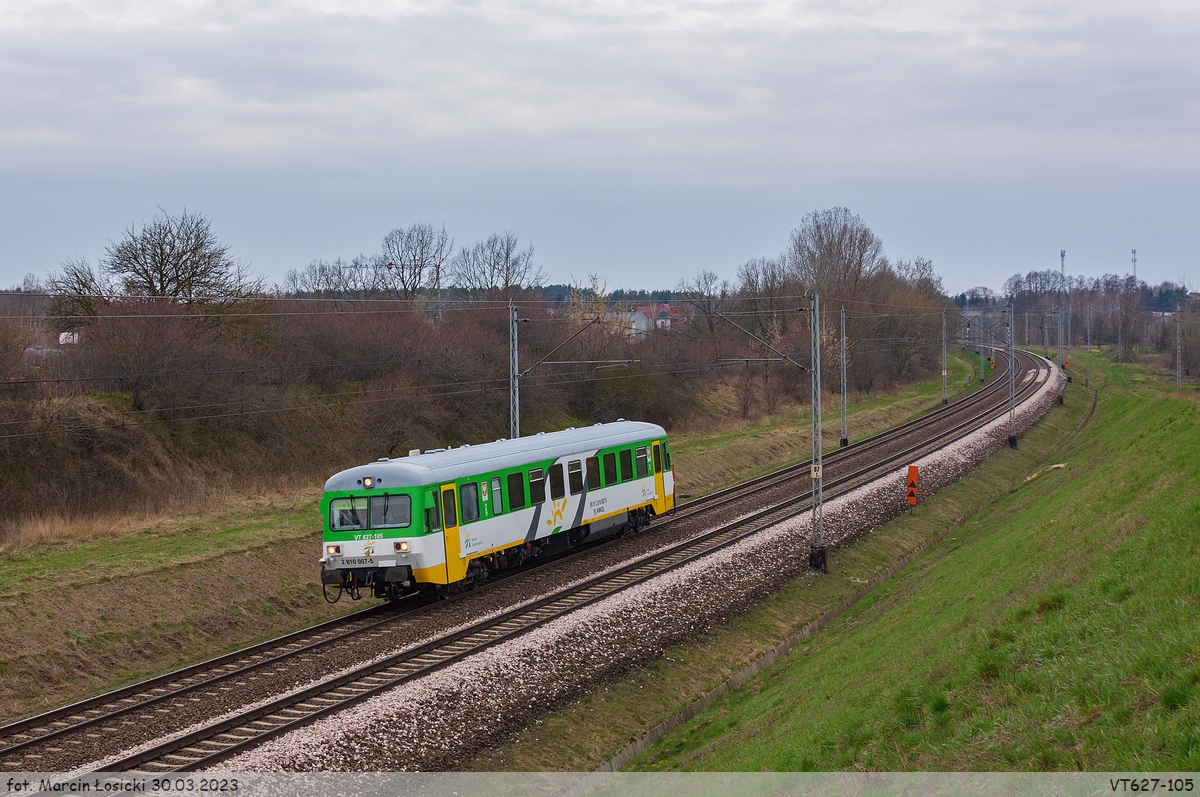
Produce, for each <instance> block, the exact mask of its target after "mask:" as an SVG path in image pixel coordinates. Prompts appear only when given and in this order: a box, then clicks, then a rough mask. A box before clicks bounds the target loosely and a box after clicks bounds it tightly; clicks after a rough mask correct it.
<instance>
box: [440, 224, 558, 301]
mask: <svg viewBox="0 0 1200 797" xmlns="http://www.w3.org/2000/svg"><path fill="white" fill-rule="evenodd" d="M450 275H451V280H452V282H453V284H454V288H455V290H456V291H457V292H458V293H459V294H460V295H462V296H463V297H464V298H466V299H470V300H472V301H504V302H509V301H512V300H513V299H516V298H517V297H518V296H520V294H521V293H522V292H524V291H525V290H526V289H528V288H532V287H535V286H537V285H540V284H541V282H542V279H543V275H542V272H541V271H540V270H539V269H537V268H536V267H535V266H534V265H533V244H530V245H529V247H528V248H526V249H521V247H520V245H519V243H518V242H517V236H516V235H514V234H513V233H512V231H511V230H510V231H505V232H503V233H493V234H492V235H489V236H488V238H487V240H485V241H478V242H477V243H475V245H474V246H472V247H470V248H467V247H465V246H464V247H463V248H462V249H460V250H459V252H458V255H457V256H456V257H455V258H454V262H453V264H452V265H451V267H450Z"/></svg>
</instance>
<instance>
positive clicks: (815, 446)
mask: <svg viewBox="0 0 1200 797" xmlns="http://www.w3.org/2000/svg"><path fill="white" fill-rule="evenodd" d="M809 315H810V316H811V319H812V371H811V375H812V402H813V403H812V413H813V416H812V425H813V429H812V485H813V486H812V496H813V505H812V527H813V530H812V533H813V539H814V540H815V542H814V543H812V544H811V547H810V549H809V552H808V565H809V567H811V568H812V569H814V570H820V571H821V572H822V573H824V572H826V565H825V510H824V507H823V506H822V501H823V498H824V494H823V489H822V483H823V482H822V477H823V473H822V469H821V465H822V462H821V300H820V298H819V297H818V296H817V294H815V293H814V294H813V295H812V308H811V309H810V310H809Z"/></svg>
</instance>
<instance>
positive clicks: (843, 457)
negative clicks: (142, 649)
mask: <svg viewBox="0 0 1200 797" xmlns="http://www.w3.org/2000/svg"><path fill="white" fill-rule="evenodd" d="M1022 357H1026V358H1027V359H1026V360H1025V361H1024V362H1025V365H1026V366H1028V365H1029V364H1030V363H1033V362H1035V360H1034V359H1033V358H1029V357H1027V355H1022ZM1003 376H1004V372H1002V371H997V372H996V374H995V375H994V378H993V379H992V380H991V382H989V384H988V385H987V386H985V387H984V388H982V389H980V390H977V391H975V392H974V393H972V394H969V395H968V396H965V397H963V398H962V399H960V400H958V401H956V402H954V403H952V404H950V405H947V406H946V407H943V408H939V410H938V411H936V412H934V413H931V414H929V415H926V416H922V417H921V418H918V419H915V420H913V421H910V422H908V423H906V424H902V425H901V426H898V427H895V428H894V429H892V430H889V431H887V432H884V433H881V434H879V435H875V436H873V437H871V438H868V439H866V440H862V441H859V442H857V443H855V444H854V445H852V446H850V447H848V448H845V449H840V450H838V451H835V452H831V453H830V454H829V455H827V456H826V458H825V463H826V472H827V474H829V476H828V477H827V480H826V481H827V484H829V485H830V486H831V487H832V486H833V485H834V484H843V483H846V480H847V479H853V478H854V477H855V475H856V474H858V475H861V474H862V473H866V472H869V471H870V470H871V469H870V468H867V467H865V466H861V465H855V463H856V462H857V463H862V462H869V461H870V460H871V458H872V457H875V458H881V457H882V454H881V453H880V452H881V451H882V450H884V449H887V448H889V447H890V448H893V449H894V448H896V447H897V446H898V445H900V442H899V441H902V440H903V439H905V438H906V437H907V438H911V437H913V436H914V435H918V434H920V433H922V432H925V431H927V430H928V429H929V428H931V427H933V426H935V425H942V426H945V425H947V424H949V425H950V426H951V427H952V428H954V429H965V428H966V427H967V426H968V425H970V424H971V423H976V422H978V420H979V418H981V417H983V416H984V415H987V414H988V413H994V412H995V411H996V409H997V406H998V403H997V396H998V395H999V394H1001V393H1002V394H1003V398H1005V399H1006V398H1007V379H1004V378H1002V377H1003ZM1032 382H1033V380H1030V382H1029V384H1028V385H1026V390H1028V389H1029V385H1032ZM981 408H984V409H981ZM962 419H966V420H962ZM941 444H944V442H942V443H939V445H941ZM901 450H902V451H911V450H912V449H911V447H910V448H909V449H903V447H901ZM906 455H908V456H911V453H908V454H906ZM894 456H895V455H893V457H892V458H894ZM890 461H891V458H889V462H890ZM875 467H886V466H879V465H877V466H875ZM842 471H846V473H842ZM807 480H808V470H807V463H800V464H798V465H794V466H791V467H790V468H785V469H783V470H781V471H777V472H775V473H772V474H768V475H766V476H763V477H759V478H758V479H754V480H751V481H749V482H746V483H743V484H740V485H737V486H735V487H732V488H728V489H726V490H722V491H719V492H717V493H713V494H711V495H709V496H705V497H704V498H702V499H699V500H697V501H693V502H691V503H689V504H687V505H685V506H684V507H681V509H680V512H679V513H678V515H677V516H675V517H673V518H671V519H669V520H668V521H666V522H663V523H660V524H658V525H657V526H656V535H655V536H656V537H657V536H658V535H659V534H661V533H662V532H663V530H665V529H667V528H668V527H673V526H685V527H686V526H688V525H695V522H696V520H697V519H702V518H704V517H706V516H707V514H709V513H711V512H712V510H713V508H714V507H719V508H720V510H721V511H722V512H724V513H728V512H731V511H734V512H737V511H740V510H739V508H738V507H741V508H742V509H745V507H747V506H750V505H753V504H757V505H759V506H761V504H762V503H763V502H765V501H771V502H773V505H772V507H771V508H769V509H768V510H764V512H767V513H770V512H775V511H782V508H786V507H791V506H793V505H794V504H795V503H796V502H797V501H803V500H804V495H803V493H802V492H801V493H799V494H798V493H797V488H796V484H797V483H798V482H805V481H807ZM857 483H861V479H860V481H858V482H857ZM857 483H856V484H855V486H857ZM827 489H829V488H827ZM850 489H852V488H850ZM779 493H790V495H791V496H792V497H791V498H788V499H783V500H780V499H779V498H778V497H777V494H779ZM797 496H798V497H797ZM751 517H752V518H754V517H757V518H759V519H760V520H761V521H762V522H761V523H760V524H759V526H757V527H755V529H754V530H752V531H749V532H746V533H753V531H756V530H758V528H760V527H761V525H762V524H767V525H769V524H770V523H774V522H778V518H774V519H769V520H767V519H765V518H767V517H768V515H767V514H763V513H762V512H758V513H755V514H754V515H752V516H751ZM725 533H732V532H731V531H729V530H726V532H725ZM706 541H712V542H711V543H706ZM730 541H731V540H730V539H724V538H721V537H720V536H719V535H718V536H717V537H713V536H712V535H711V533H704V534H700V535H698V536H696V535H691V536H689V537H688V540H686V541H684V542H682V543H680V544H679V545H687V544H693V543H694V544H699V545H705V544H710V546H715V547H719V546H720V545H725V544H728V543H729V542H730ZM679 545H676V546H672V548H671V549H670V550H675V549H676V548H679ZM679 550H680V551H683V550H684V548H679ZM711 550H712V547H708V548H704V549H703V551H702V552H701V553H696V554H695V555H694V556H693V555H692V554H687V555H686V556H685V557H684V558H685V560H686V561H690V560H691V558H695V556H702V555H704V553H707V552H710V551H711ZM587 553H589V550H588V549H584V550H583V551H581V552H579V554H576V556H579V555H583V554H587ZM664 561H665V560H664ZM561 562H562V559H561V558H560V559H558V560H555V561H554V562H549V563H546V564H544V565H539V566H537V567H534V568H530V569H528V570H526V571H523V572H522V571H518V572H517V573H515V574H514V575H527V574H529V573H536V572H537V571H539V570H543V569H545V568H547V567H558V566H561ZM649 566H650V565H648V564H647V565H642V567H649ZM670 566H678V565H677V564H673V565H670ZM618 570H619V571H620V572H624V571H623V570H621V569H618ZM614 572H618V571H614ZM659 572H661V571H654V572H652V573H651V574H650V575H646V576H645V578H650V577H653V576H654V575H657V574H658V573H659ZM629 578H630V579H633V580H631V581H628V582H627V583H623V584H619V583H617V582H614V584H615V586H611V588H604V589H603V590H602V591H601V592H598V593H597V592H595V589H598V588H599V587H597V586H596V585H592V587H591V589H592V591H593V593H595V594H597V595H600V596H601V597H602V596H604V595H607V594H611V591H612V590H613V589H620V588H623V587H624V586H628V585H629V584H630V583H638V581H640V580H644V578H642V577H641V576H638V575H631V576H629ZM584 583H587V582H584ZM467 594H468V595H469V594H472V593H467ZM589 594H592V593H589ZM595 599H599V598H595ZM553 600H557V601H559V602H560V604H561V605H560V606H559V609H557V610H554V609H546V610H544V611H543V612H542V613H543V614H545V611H550V612H551V614H549V615H545V618H543V619H541V620H540V621H536V620H535V621H536V622H537V624H540V623H541V622H548V619H546V618H549V619H553V617H556V616H560V615H561V613H563V612H566V611H570V610H572V609H573V608H578V606H579V605H584V604H580V603H575V601H577V600H578V599H577V598H573V597H569V596H567V595H559V596H558V597H557V598H554V599H553ZM547 601H550V602H551V603H552V602H553V601H552V600H551V599H550V598H546V599H545V600H539V602H538V606H539V607H543V606H547V605H549V604H548V603H547ZM447 603H449V602H443V603H440V604H436V605H432V606H431V605H418V606H415V607H414V608H412V609H409V610H407V611H404V610H401V611H399V612H397V611H396V610H395V609H394V608H392V607H386V606H381V607H375V608H373V609H368V610H365V611H362V612H358V613H356V614H354V615H351V616H350V617H349V618H341V619H339V620H334V621H330V622H327V623H323V624H321V625H319V626H315V627H313V628H310V629H305V630H304V631H300V632H296V633H295V634H290V635H288V636H286V637H281V638H279V639H276V640H272V641H269V642H265V643H262V644H260V645H255V646H253V647H251V648H247V649H244V650H242V651H238V652H235V653H231V654H227V655H225V656H221V657H217V658H215V659H211V660H209V661H207V662H203V663H201V664H197V665H193V666H191V667H187V668H184V669H182V670H178V671H176V672H173V673H168V674H166V675H164V676H160V677H158V678H154V679H150V680H149V681H146V682H142V683H140V684H135V685H132V686H129V687H125V688H123V689H120V690H116V691H114V692H110V693H107V694H105V695H100V696H98V697H95V698H91V699H89V700H86V701H82V702H80V703H76V704H73V705H71V706H66V707H63V708H61V709H57V710H55V711H52V712H48V713H46V714H42V715H38V716H36V717H31V718H29V719H26V720H22V721H19V722H16V723H11V724H9V725H7V726H4V727H3V728H0V745H4V746H3V747H0V763H2V765H3V766H4V767H5V768H7V769H10V770H12V769H38V768H41V767H39V766H34V765H36V764H39V763H40V762H41V761H43V760H46V759H50V760H54V759H59V758H60V755H56V754H64V753H65V754H67V757H68V758H69V757H70V753H71V752H72V750H71V749H70V746H71V745H75V746H81V744H80V742H79V740H78V737H80V736H81V735H82V736H83V737H84V738H86V739H89V740H95V739H98V738H103V737H104V736H105V735H107V734H113V733H118V732H119V731H121V730H123V729H125V728H128V727H129V726H136V725H138V724H139V723H138V718H139V716H144V715H145V714H146V712H156V713H159V714H161V713H164V712H165V711H169V710H170V709H164V708H162V706H169V705H171V704H172V703H173V702H176V701H179V700H190V701H191V702H194V703H201V702H204V701H203V699H202V698H203V697H204V696H205V695H206V693H207V694H210V693H211V692H212V690H213V689H225V690H232V689H233V688H234V687H232V686H222V684H232V685H235V686H243V685H245V684H246V683H247V681H248V680H254V679H257V678H259V677H260V676H265V677H266V678H267V679H272V678H273V679H276V680H280V681H282V680H285V679H286V675H287V672H288V670H289V668H291V667H293V666H296V665H298V664H300V663H302V662H305V661H311V660H312V659H313V658H314V657H315V656H319V655H320V654H321V651H322V650H325V649H328V648H330V647H331V646H335V645H337V644H338V643H343V642H346V641H347V640H351V639H355V640H361V639H370V638H371V637H372V635H373V634H377V632H378V630H379V629H380V628H381V627H384V626H388V625H390V624H395V623H399V622H402V621H404V620H411V619H412V618H413V616H414V615H417V614H420V613H422V612H428V611H431V610H434V609H437V608H439V607H444V606H445V605H446V604H447ZM556 605H558V604H556ZM567 606H569V608H563V607H567ZM523 610H524V609H523ZM514 611H516V610H514ZM531 611H533V610H531ZM508 614H509V613H504V614H501V615H500V617H507V620H501V621H496V620H493V621H489V622H491V623H492V625H491V626H489V629H491V630H483V629H475V631H472V632H471V633H473V634H482V636H481V637H479V638H475V637H471V639H472V640H473V641H471V642H468V643H463V644H467V645H468V647H466V648H463V649H462V651H467V650H469V651H472V652H473V651H475V650H478V649H479V646H478V644H476V643H477V642H479V640H480V639H484V640H485V642H486V644H495V643H496V642H498V641H502V640H503V639H507V638H511V636H514V635H516V634H518V633H523V632H524V631H526V630H528V629H529V628H530V627H534V626H530V625H528V624H519V625H518V626H513V629H515V630H512V631H511V633H509V631H506V630H504V629H501V631H500V633H499V634H496V633H493V630H494V629H495V628H496V627H497V623H503V622H516V620H515V615H514V616H512V617H508ZM472 627H473V626H468V628H472ZM469 636H470V635H469V634H466V632H460V633H458V634H456V635H452V638H453V640H456V641H457V640H460V639H466V638H467V637H469ZM487 640H490V641H487ZM433 644H435V643H429V645H433ZM436 644H437V646H438V649H439V650H443V651H445V650H451V649H450V648H447V647H446V646H445V644H446V643H445V641H444V640H442V641H441V642H438V643H436ZM451 644H452V643H451ZM429 645H423V646H421V647H419V648H416V649H414V650H416V651H421V652H417V653H414V652H413V651H408V652H407V653H406V654H404V656H405V657H406V658H405V659H404V662H405V663H398V662H396V661H393V660H392V659H387V660H386V661H389V662H391V663H389V664H385V665H378V666H377V665H372V666H371V668H369V669H371V672H368V673H366V674H360V675H355V676H354V677H353V678H352V679H351V680H345V678H349V677H350V676H349V675H347V676H343V677H342V678H339V679H335V681H344V682H343V683H339V684H338V685H337V686H334V687H331V688H328V691H327V692H322V691H321V690H323V689H327V687H328V685H327V684H321V685H320V686H318V687H313V689H315V690H317V691H315V692H312V694H309V692H310V691H312V690H305V691H304V692H302V693H299V694H298V695H297V696H293V697H296V698H298V699H297V700H293V701H292V702H291V703H290V704H289V705H288V706H286V707H284V708H282V709H281V708H279V707H278V706H277V705H276V703H274V702H271V703H267V704H266V705H265V706H264V707H263V709H260V710H257V711H256V712H254V713H255V714H256V716H255V718H254V719H252V720H250V721H249V722H250V723H252V724H253V723H257V725H255V726H254V727H256V728H257V729H258V730H261V731H263V732H268V731H270V730H272V729H273V728H275V727H276V726H278V719H277V718H271V719H263V718H266V717H271V716H272V715H273V714H274V713H276V712H280V711H282V712H286V713H287V714H289V715H294V716H293V717H292V719H293V720H295V721H296V722H300V721H311V720H312V719H314V718H315V717H316V716H323V715H324V714H327V713H330V711H331V710H332V707H334V706H338V707H341V703H340V702H339V701H338V698H331V697H328V696H327V694H334V693H335V692H336V694H338V695H340V696H344V697H347V698H348V699H353V698H359V699H361V696H363V695H368V694H374V693H375V691H382V690H383V689H386V688H391V686H394V685H395V683H397V682H396V681H393V680H389V678H390V676H389V675H387V674H386V673H388V672H390V671H391V669H392V668H395V667H399V668H401V670H403V671H404V672H406V673H408V674H407V675H405V677H406V678H407V677H417V676H416V675H412V674H411V673H412V672H416V673H420V674H424V672H427V671H428V670H429V668H433V669H436V668H437V667H440V666H445V664H446V663H449V662H450V661H452V660H456V659H447V658H438V659H437V661H436V662H433V661H431V660H422V659H421V658H420V657H421V656H427V655H432V654H431V651H432V650H433V649H434V648H431V647H429ZM427 648H428V649H427ZM462 651H460V653H461V655H469V653H466V652H462ZM451 653H453V650H451ZM410 654H411V655H410ZM461 655H460V656H459V657H460V658H461ZM438 656H439V657H440V656H441V654H438ZM414 661H415V662H418V664H421V663H422V662H424V663H423V664H421V666H419V667H418V668H417V669H416V670H411V667H412V665H411V662H414ZM409 670H411V672H409ZM380 672H383V673H385V675H382V676H380V675H376V673H380ZM401 674H403V673H401ZM281 676H282V677H281ZM372 678H374V679H383V680H379V684H381V685H380V686H379V687H378V689H375V691H371V690H372V689H373V687H372V685H371V681H370V680H369V679H372ZM364 679H366V680H364ZM338 690H340V691H338ZM189 695H199V697H189ZM288 700H291V698H288ZM325 701H334V702H330V703H329V704H328V706H329V707H330V711H320V710H318V709H319V707H320V705H321V704H322V703H323V702H325ZM313 706H315V707H316V708H313V710H310V707H313ZM264 712H265V713H264ZM231 722H232V721H231ZM228 724H229V723H222V724H221V725H222V726H224V725H228ZM266 726H271V727H270V728H267V727H266ZM245 733H246V731H237V730H235V725H230V726H229V727H228V728H224V729H223V730H219V731H217V732H216V733H214V734H211V735H210V738H213V737H215V736H216V735H218V734H225V735H226V737H228V736H229V735H234V736H236V735H244V734H245ZM72 737H76V738H72ZM258 741H261V739H257V738H256V739H255V743H257V742H258ZM5 743H7V744H5ZM172 744H174V743H172ZM189 744H194V745H203V747H197V748H196V750H195V751H193V750H189V751H188V752H187V753H186V754H184V755H182V756H181V755H178V754H176V753H175V750H183V749H184V748H185V747H187V746H188V744H184V745H183V746H182V747H180V746H176V747H175V749H174V750H173V751H171V752H170V753H165V754H164V755H175V759H171V761H172V762H173V764H183V765H186V764H187V762H188V761H190V760H192V759H195V760H199V759H197V758H196V757H197V756H198V755H199V753H198V752H196V751H199V750H208V748H214V747H215V748H216V750H217V751H226V752H224V754H225V755H229V754H232V753H229V752H227V751H228V750H230V749H233V747H234V746H235V745H236V744H238V743H237V742H234V741H233V740H230V739H228V738H223V739H222V740H220V741H217V742H206V741H204V740H199V741H197V740H192V742H191V743H189ZM58 745H66V747H62V746H58ZM82 746H86V747H88V748H94V747H95V746H96V743H95V741H91V742H89V743H87V744H86V745H82ZM208 753H210V754H211V753H214V750H208ZM177 759H185V760H183V761H180V760H177ZM88 760H94V758H91V759H88ZM152 760H153V757H151V758H144V757H143V758H142V760H139V761H138V762H136V763H134V764H131V765H132V766H138V765H140V764H145V765H146V766H147V767H148V768H152V769H153V768H158V770H159V771H163V770H164V769H167V768H175V767H174V766H173V764H171V765H151V764H150V763H149V762H151V761H152Z"/></svg>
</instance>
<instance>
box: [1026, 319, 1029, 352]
mask: <svg viewBox="0 0 1200 797" xmlns="http://www.w3.org/2000/svg"><path fill="white" fill-rule="evenodd" d="M1025 348H1027V349H1028V348H1029V311H1028V310H1026V311H1025Z"/></svg>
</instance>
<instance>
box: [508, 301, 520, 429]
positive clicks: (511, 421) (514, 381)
mask: <svg viewBox="0 0 1200 797" xmlns="http://www.w3.org/2000/svg"><path fill="white" fill-rule="evenodd" d="M520 381H521V371H520V369H519V368H518V366H517V306H516V305H513V304H510V305H509V306H508V437H509V439H510V440H516V439H517V438H518V437H520V436H521V390H520V387H519V384H520Z"/></svg>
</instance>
